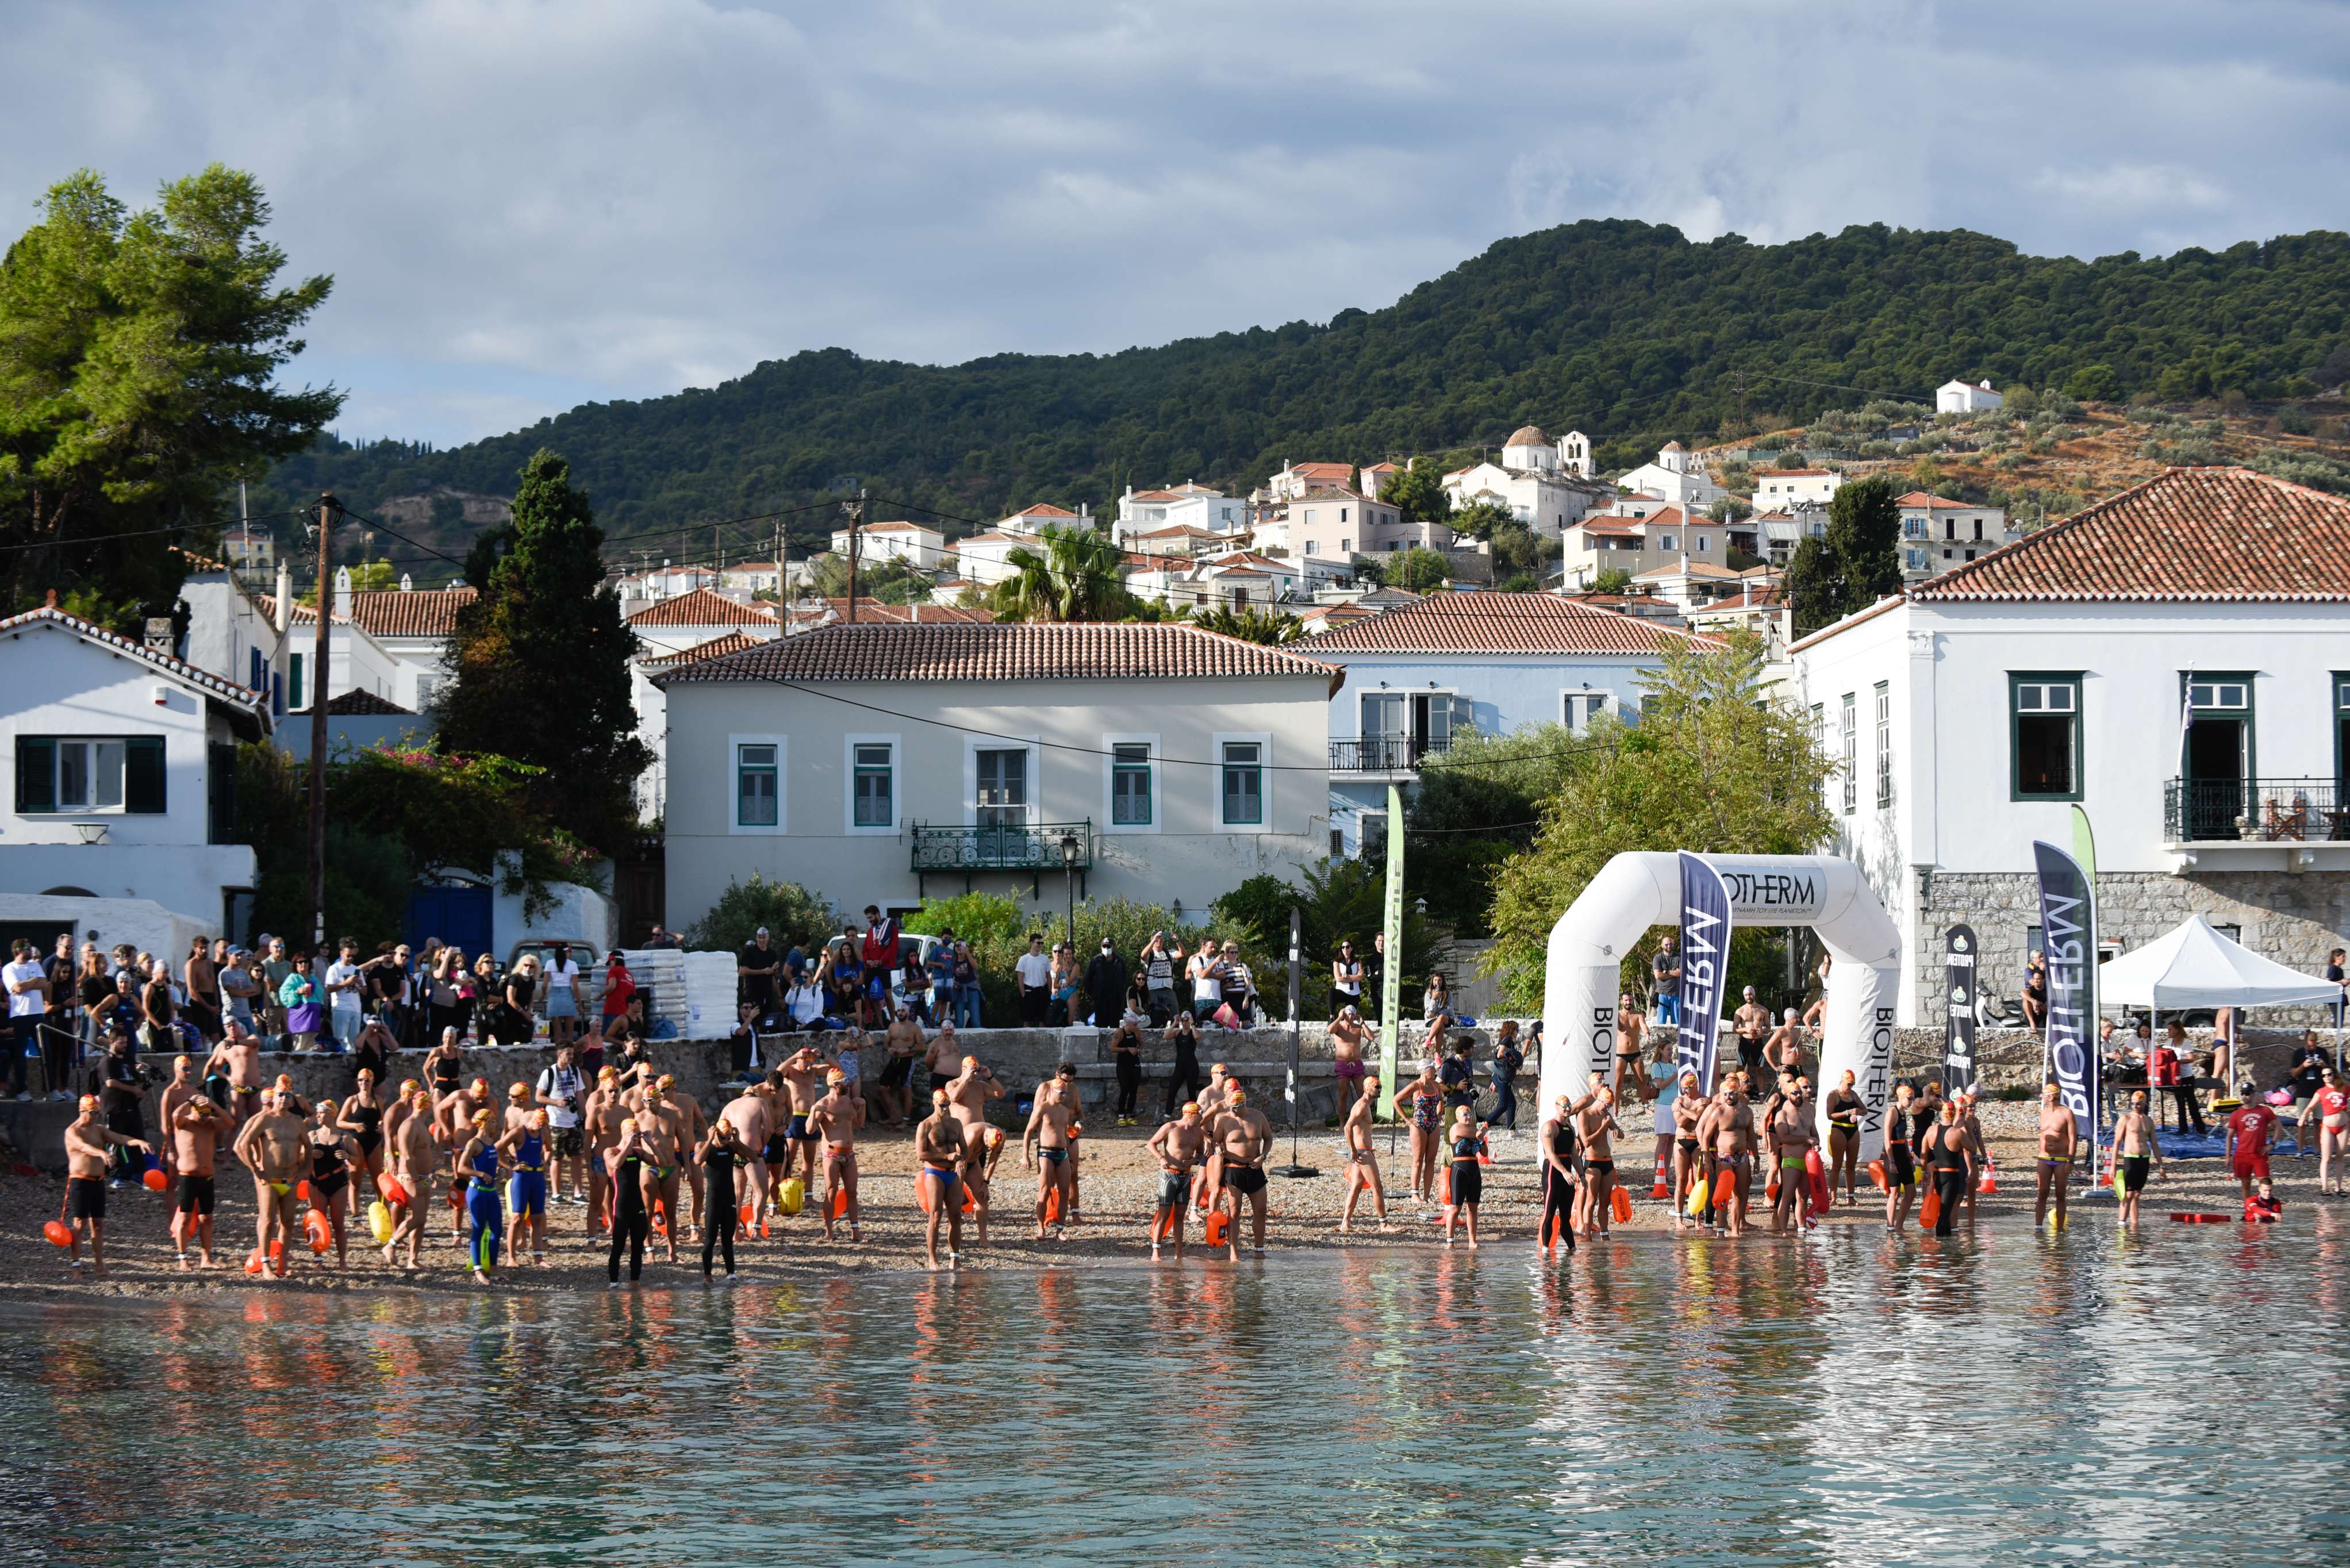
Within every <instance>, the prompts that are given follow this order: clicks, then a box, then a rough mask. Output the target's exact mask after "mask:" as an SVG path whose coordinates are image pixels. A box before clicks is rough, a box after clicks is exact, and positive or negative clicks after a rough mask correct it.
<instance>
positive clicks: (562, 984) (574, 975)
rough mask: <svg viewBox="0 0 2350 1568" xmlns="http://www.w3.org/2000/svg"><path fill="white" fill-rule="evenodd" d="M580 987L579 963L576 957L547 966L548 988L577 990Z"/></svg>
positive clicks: (551, 989) (550, 989) (553, 989)
mask: <svg viewBox="0 0 2350 1568" xmlns="http://www.w3.org/2000/svg"><path fill="white" fill-rule="evenodd" d="M578 988H579V964H578V961H577V960H576V959H565V960H564V961H562V962H561V963H551V964H548V965H547V966H546V989H547V990H548V991H550V992H553V991H557V990H561V991H571V992H576V991H577V990H578Z"/></svg>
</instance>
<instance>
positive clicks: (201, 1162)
mask: <svg viewBox="0 0 2350 1568" xmlns="http://www.w3.org/2000/svg"><path fill="white" fill-rule="evenodd" d="M228 1125H229V1120H228V1113H227V1112H226V1111H224V1110H223V1109H221V1108H220V1107H219V1106H216V1105H214V1104H213V1103H212V1101H210V1100H208V1099H206V1098H205V1097H204V1096H202V1095H191V1096H188V1097H187V1098H186V1099H184V1100H182V1101H181V1102H180V1104H179V1106H177V1108H175V1109H174V1110H173V1111H172V1118H171V1134H172V1167H173V1168H174V1169H176V1170H177V1171H178V1172H179V1179H180V1192H179V1199H178V1201H177V1202H176V1203H174V1204H173V1205H172V1243H173V1244H174V1245H175V1246H176V1247H177V1248H178V1249H179V1253H180V1270H181V1272H182V1273H184V1272H187V1268H188V1246H189V1243H190V1242H191V1241H192V1242H194V1243H195V1244H196V1245H197V1247H198V1248H199V1250H200V1251H201V1252H202V1254H203V1266H204V1267H205V1268H207V1269H217V1268H219V1267H220V1262H219V1261H218V1260H217V1259H215V1258H214V1257H213V1201H214V1198H215V1194H214V1191H213V1171H214V1169H215V1168H216V1161H217V1159H218V1158H219V1153H220V1144H221V1138H222V1136H223V1134H224V1131H225V1130H226V1129H227V1128H228Z"/></svg>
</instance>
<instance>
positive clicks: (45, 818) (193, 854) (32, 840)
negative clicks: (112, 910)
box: [0, 607, 270, 958]
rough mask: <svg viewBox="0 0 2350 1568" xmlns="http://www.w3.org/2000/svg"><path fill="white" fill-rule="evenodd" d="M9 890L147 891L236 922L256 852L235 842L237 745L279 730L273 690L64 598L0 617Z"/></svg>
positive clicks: (3, 888)
mask: <svg viewBox="0 0 2350 1568" xmlns="http://www.w3.org/2000/svg"><path fill="white" fill-rule="evenodd" d="M0 662H5V667H6V669H7V670H8V680H7V681H6V682H5V691H4V692H0V731H5V736H0V756H5V757H6V758H7V759H8V767H9V773H10V777H9V786H8V790H9V793H8V800H9V806H10V809H9V813H8V815H7V816H6V817H5V819H0V820H4V821H5V827H0V895H20V894H21V895H35V896H47V897H51V898H93V899H130V900H145V901H147V902H149V903H151V904H154V905H156V906H159V907H160V908H161V909H163V910H165V911H168V912H169V913H170V914H172V915H174V916H178V917H181V918H182V919H184V920H186V921H188V922H191V923H192V924H193V925H195V926H197V927H199V928H201V929H203V931H204V932H206V933H208V934H209V933H213V932H220V931H226V930H232V929H242V928H241V925H240V924H238V923H237V922H236V921H235V920H234V919H233V914H232V911H234V909H236V908H237V905H238V902H239V900H241V899H244V898H250V896H251V893H252V889H253V886H254V870H255V859H254V852H253V849H252V846H249V845H244V844H239V843H235V842H234V836H235V827H236V743H237V742H240V741H259V740H263V739H265V738H266V737H267V736H268V735H269V733H270V715H269V702H268V700H267V699H266V698H265V696H264V695H263V694H262V693H261V692H259V691H253V690H251V689H249V688H246V687H244V686H241V685H238V684H237V683H235V682H234V681H231V680H224V679H222V678H221V677H219V676H217V675H214V674H213V673H211V672H210V671H207V670H201V669H199V668H197V667H196V666H195V665H192V664H190V663H188V662H187V661H185V660H184V659H177V658H174V657H172V655H171V654H170V653H168V652H162V651H159V650H155V649H147V648H144V647H141V646H140V644H138V643H136V642H133V641H131V640H130V639H127V638H122V637H118V636H116V635H115V634H114V633H112V632H109V631H107V630H105V629H104V628H100V627H97V626H93V625H92V624H90V623H89V622H88V621H85V620H81V619H78V618H76V617H73V616H69V615H67V614H66V613H65V612H64V611H62V610H59V609H57V608H55V607H47V608H43V609H36V610H29V611H27V612H26V613H25V614H23V615H17V616H11V617H9V618H7V619H5V620H0ZM177 956H178V955H177V954H173V955H172V957H174V958H176V957H177Z"/></svg>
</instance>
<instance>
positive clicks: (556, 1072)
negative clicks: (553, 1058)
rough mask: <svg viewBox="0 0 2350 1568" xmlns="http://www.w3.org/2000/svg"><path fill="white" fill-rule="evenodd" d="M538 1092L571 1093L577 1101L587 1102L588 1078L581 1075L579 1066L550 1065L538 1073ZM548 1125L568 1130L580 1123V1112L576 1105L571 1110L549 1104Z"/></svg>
mask: <svg viewBox="0 0 2350 1568" xmlns="http://www.w3.org/2000/svg"><path fill="white" fill-rule="evenodd" d="M538 1092H539V1093H540V1094H542V1095H569V1096H572V1098H573V1099H574V1100H575V1101H576V1102H578V1103H579V1104H585V1103H586V1101H587V1079H586V1078H584V1077H583V1076H581V1075H580V1072H579V1069H578V1068H577V1067H549V1068H547V1069H546V1071H545V1072H543V1073H541V1074H539V1075H538ZM546 1125H547V1126H549V1127H562V1128H564V1129H566V1130H568V1129H570V1128H572V1127H577V1126H578V1125H579V1112H578V1110H577V1106H575V1107H574V1108H572V1109H569V1110H566V1109H565V1108H564V1107H563V1106H547V1107H546Z"/></svg>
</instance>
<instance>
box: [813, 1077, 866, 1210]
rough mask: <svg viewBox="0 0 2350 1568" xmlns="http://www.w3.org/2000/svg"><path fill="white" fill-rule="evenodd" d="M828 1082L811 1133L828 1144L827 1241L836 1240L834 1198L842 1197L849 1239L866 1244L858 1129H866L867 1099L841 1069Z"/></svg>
mask: <svg viewBox="0 0 2350 1568" xmlns="http://www.w3.org/2000/svg"><path fill="white" fill-rule="evenodd" d="M824 1082H825V1095H824V1098H822V1099H820V1100H818V1101H816V1104H815V1105H814V1106H811V1107H809V1110H808V1127H809V1129H810V1130H811V1131H813V1132H814V1133H815V1134H816V1136H817V1137H819V1138H821V1139H823V1140H824V1239H825V1240H826V1241H831V1240H832V1239H833V1235H832V1209H833V1195H834V1194H835V1193H838V1194H840V1195H842V1198H843V1199H844V1202H845V1207H846V1209H847V1216H848V1239H849V1240H850V1241H863V1240H865V1232H864V1231H863V1230H862V1229H861V1226H862V1223H863V1220H864V1215H865V1211H864V1210H862V1209H860V1208H858V1202H857V1129H858V1127H863V1126H864V1125H865V1099H864V1096H861V1095H859V1094H858V1092H857V1085H855V1084H852V1083H850V1082H849V1080H848V1075H847V1074H846V1073H844V1072H842V1071H841V1070H840V1069H839V1068H837V1067H835V1068H833V1069H832V1070H831V1071H830V1072H828V1073H827V1074H825V1075H824Z"/></svg>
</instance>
